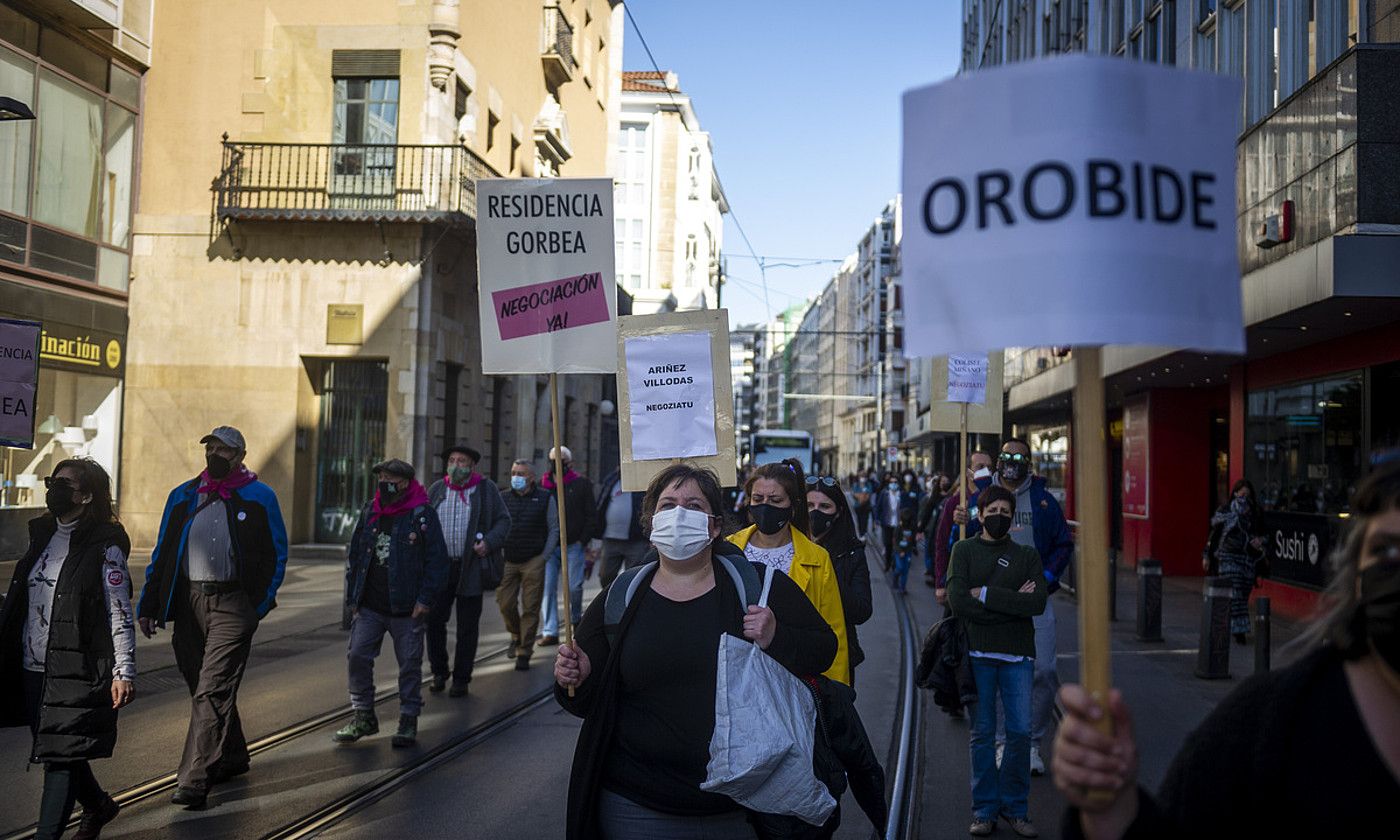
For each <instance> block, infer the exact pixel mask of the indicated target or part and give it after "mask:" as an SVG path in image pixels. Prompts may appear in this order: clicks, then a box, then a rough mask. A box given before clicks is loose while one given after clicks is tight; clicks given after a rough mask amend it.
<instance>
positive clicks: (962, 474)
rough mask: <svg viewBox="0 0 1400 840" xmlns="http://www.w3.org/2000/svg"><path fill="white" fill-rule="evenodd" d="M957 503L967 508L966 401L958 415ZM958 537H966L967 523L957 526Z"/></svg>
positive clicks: (961, 538)
mask: <svg viewBox="0 0 1400 840" xmlns="http://www.w3.org/2000/svg"><path fill="white" fill-rule="evenodd" d="M958 468H959V469H958V504H959V505H961V506H962V509H963V510H967V403H962V411H961V412H959V416H958ZM958 539H960V540H965V539H967V523H966V522H964V523H963V524H961V525H959V526H958Z"/></svg>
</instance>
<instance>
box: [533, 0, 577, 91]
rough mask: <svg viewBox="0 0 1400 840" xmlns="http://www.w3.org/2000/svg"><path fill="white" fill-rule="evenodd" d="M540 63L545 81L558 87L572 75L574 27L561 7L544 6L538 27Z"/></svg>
mask: <svg viewBox="0 0 1400 840" xmlns="http://www.w3.org/2000/svg"><path fill="white" fill-rule="evenodd" d="M540 64H541V65H542V67H543V68H544V78H545V82H546V83H548V84H549V85H550V86H551V87H558V86H559V85H562V84H564V83H565V82H567V81H569V80H570V79H572V78H573V77H574V68H575V67H577V66H578V62H577V61H575V60H574V28H573V27H572V26H570V25H569V19H568V18H567V17H565V16H564V11H563V9H560V8H559V7H557V6H553V5H550V6H545V9H544V26H543V27H541V29H540Z"/></svg>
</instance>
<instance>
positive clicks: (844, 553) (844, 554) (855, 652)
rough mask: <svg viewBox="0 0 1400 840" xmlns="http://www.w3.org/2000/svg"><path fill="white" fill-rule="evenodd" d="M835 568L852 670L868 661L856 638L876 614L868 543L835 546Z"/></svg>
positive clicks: (833, 548)
mask: <svg viewBox="0 0 1400 840" xmlns="http://www.w3.org/2000/svg"><path fill="white" fill-rule="evenodd" d="M830 553H831V565H832V568H834V569H835V570H836V587H837V589H838V590H840V592H841V608H842V610H843V611H844V612H845V614H846V647H847V649H848V650H849V652H850V661H851V671H852V672H854V671H855V669H856V666H857V665H859V664H860V663H862V662H864V661H865V651H863V650H861V647H860V642H859V641H858V640H857V638H856V625H858V624H864V623H865V622H867V621H869V620H870V616H871V613H873V612H874V602H873V596H872V595H871V593H870V566H869V564H867V563H866V561H865V543H863V542H860V541H855V542H853V543H851V544H850V545H847V546H844V547H840V548H838V547H836V546H832V547H831V549H830Z"/></svg>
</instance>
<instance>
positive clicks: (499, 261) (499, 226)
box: [476, 178, 617, 374]
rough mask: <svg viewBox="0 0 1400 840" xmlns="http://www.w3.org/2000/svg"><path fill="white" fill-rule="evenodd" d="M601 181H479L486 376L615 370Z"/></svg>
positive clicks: (608, 193) (610, 244) (609, 218)
mask: <svg viewBox="0 0 1400 840" xmlns="http://www.w3.org/2000/svg"><path fill="white" fill-rule="evenodd" d="M612 197H613V187H612V181H611V180H609V179H607V178H557V179H537V178H493V179H487V180H481V181H477V182H476V201H477V220H476V231H477V246H476V248H477V267H478V272H479V274H480V298H481V300H480V308H481V367H482V372H483V373H488V374H499V373H615V372H616V371H617V286H616V282H615V280H614V278H613V250H614V248H615V247H616V246H615V244H614V241H613V235H614V234H613V206H612Z"/></svg>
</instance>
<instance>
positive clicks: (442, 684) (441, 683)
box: [428, 674, 447, 694]
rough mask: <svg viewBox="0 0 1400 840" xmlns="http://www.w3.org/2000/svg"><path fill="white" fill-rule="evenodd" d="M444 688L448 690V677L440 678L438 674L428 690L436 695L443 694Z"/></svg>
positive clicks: (434, 675) (429, 684)
mask: <svg viewBox="0 0 1400 840" xmlns="http://www.w3.org/2000/svg"><path fill="white" fill-rule="evenodd" d="M444 688H447V677H439V676H438V675H437V674H433V681H432V682H430V683H428V690H429V691H431V692H432V693H434V694H438V693H441V692H442V690H443V689H444Z"/></svg>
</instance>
